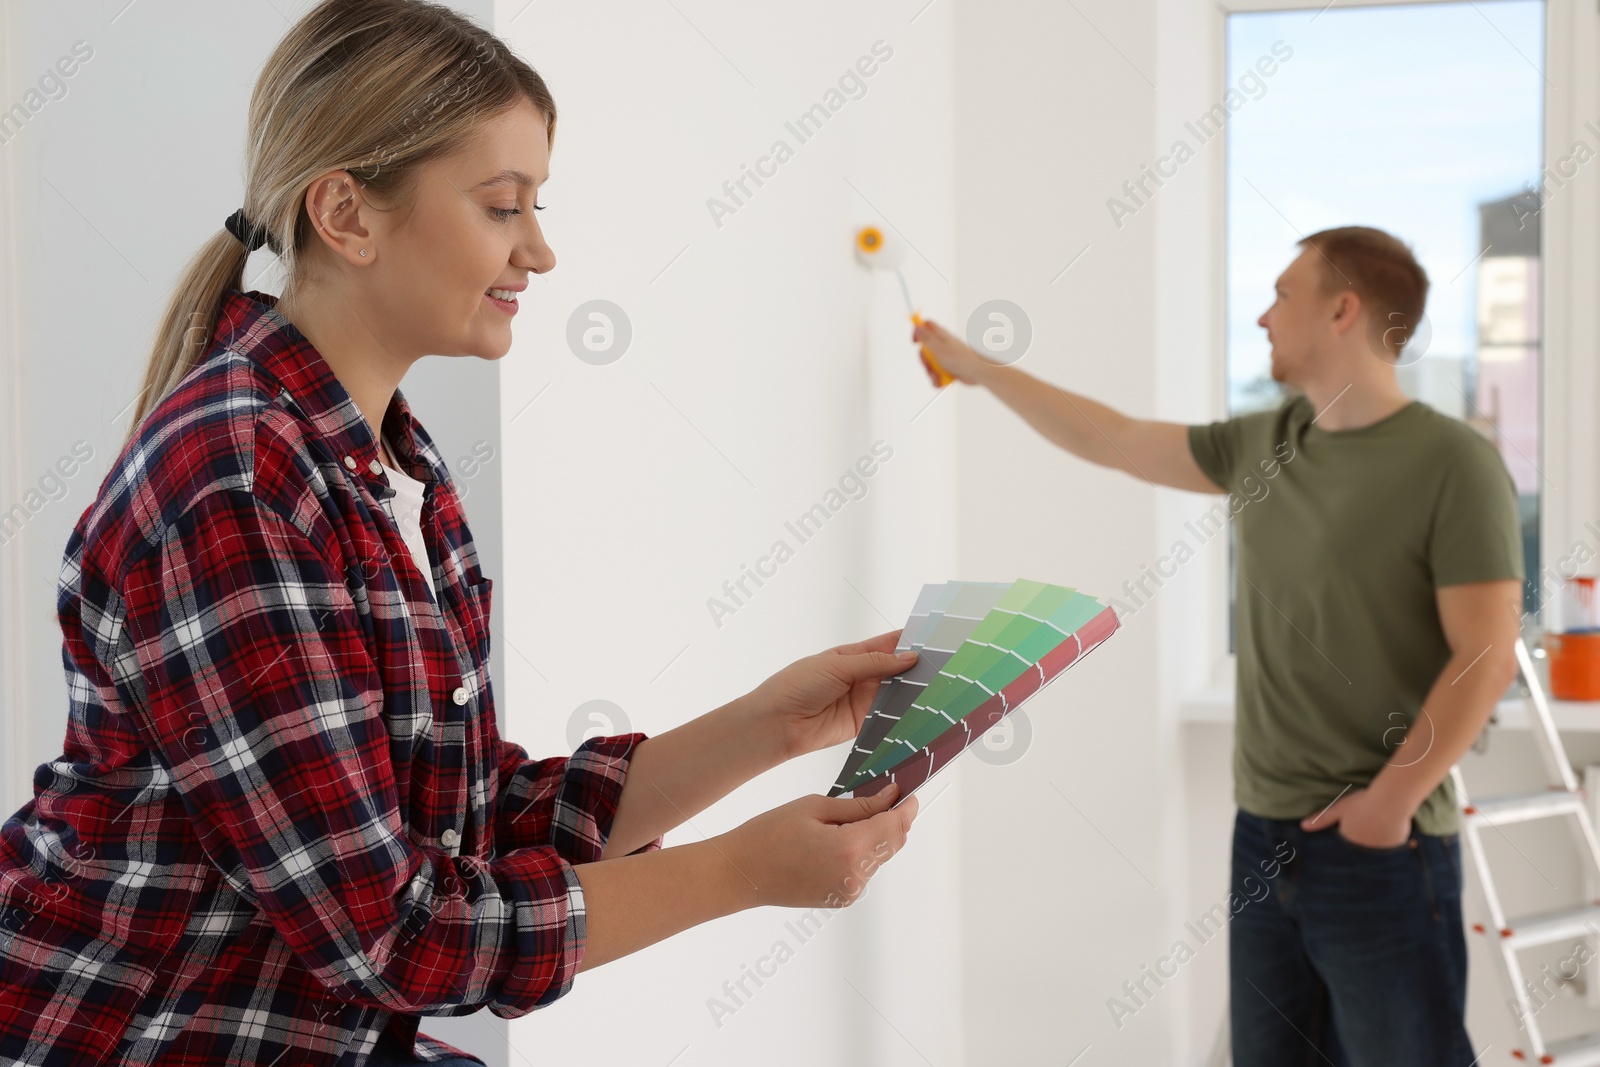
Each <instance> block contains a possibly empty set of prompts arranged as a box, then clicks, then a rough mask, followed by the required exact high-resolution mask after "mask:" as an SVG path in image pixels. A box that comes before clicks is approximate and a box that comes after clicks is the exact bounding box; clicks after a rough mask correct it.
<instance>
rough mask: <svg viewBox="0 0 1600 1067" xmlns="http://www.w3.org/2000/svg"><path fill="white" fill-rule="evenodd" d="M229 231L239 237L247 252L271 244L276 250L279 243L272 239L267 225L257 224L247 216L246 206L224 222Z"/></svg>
mask: <svg viewBox="0 0 1600 1067" xmlns="http://www.w3.org/2000/svg"><path fill="white" fill-rule="evenodd" d="M223 225H224V226H226V227H227V230H228V232H229V233H231V234H233V235H234V236H235V237H237V238H238V239H239V243H240V244H242V245H244V249H245V251H246V252H254V251H255V250H256V249H258V248H260V247H261V246H262V245H271V246H272V250H273V251H274V252H276V251H277V249H278V243H277V242H276V241H274V240H273V239H272V233H271V231H269V230H268V229H267V228H266V227H265V226H257V225H256V224H255V223H253V222H251V221H250V220H249V219H247V218H245V214H244V208H240V209H239V210H238V211H235V212H234V213H233V214H232V215H229V216H228V221H227V222H225V223H223Z"/></svg>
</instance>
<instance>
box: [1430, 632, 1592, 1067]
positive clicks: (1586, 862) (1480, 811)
mask: <svg viewBox="0 0 1600 1067" xmlns="http://www.w3.org/2000/svg"><path fill="white" fill-rule="evenodd" d="M1516 652H1517V665H1518V668H1519V670H1520V673H1521V675H1522V682H1523V684H1524V685H1525V686H1526V687H1527V690H1528V696H1527V706H1528V719H1529V722H1528V726H1529V728H1530V732H1531V734H1532V736H1533V742H1534V747H1535V749H1536V750H1537V752H1538V756H1539V761H1540V763H1541V764H1542V765H1543V768H1544V772H1545V781H1544V783H1543V786H1542V787H1541V788H1536V789H1533V790H1530V791H1528V792H1518V793H1512V794H1506V795H1502V796H1493V797H1485V798H1480V799H1473V798H1471V797H1469V796H1468V794H1467V790H1466V783H1465V781H1464V779H1463V777H1462V774H1461V768H1460V767H1459V766H1457V767H1455V768H1453V769H1452V770H1451V772H1450V773H1451V775H1452V777H1453V778H1454V780H1455V788H1456V799H1457V803H1458V804H1459V805H1460V806H1461V841H1462V846H1463V848H1464V850H1465V852H1466V855H1467V859H1468V861H1469V862H1470V864H1471V866H1472V869H1473V872H1474V873H1475V875H1476V876H1477V882H1478V886H1479V888H1480V890H1481V891H1482V894H1483V901H1484V905H1485V907H1486V908H1487V910H1488V917H1487V918H1488V921H1487V922H1486V923H1476V924H1474V925H1473V929H1474V930H1475V931H1476V932H1477V933H1479V934H1481V935H1482V936H1484V937H1485V938H1487V939H1488V940H1489V941H1491V942H1492V945H1491V946H1490V948H1491V954H1492V955H1493V956H1494V957H1495V959H1496V962H1497V964H1498V966H1497V968H1496V969H1497V970H1499V972H1500V979H1501V982H1502V984H1503V987H1504V989H1505V991H1506V993H1507V997H1506V1003H1507V1005H1508V1007H1510V1009H1511V1012H1512V1015H1513V1017H1514V1020H1513V1021H1514V1022H1515V1024H1516V1027H1517V1030H1516V1033H1517V1037H1518V1040H1519V1042H1520V1047H1518V1048H1517V1049H1515V1050H1513V1051H1512V1053H1511V1055H1512V1056H1514V1057H1515V1058H1517V1059H1519V1060H1522V1061H1523V1062H1528V1063H1540V1064H1556V1065H1558V1067H1600V1012H1596V1013H1595V1019H1594V1025H1593V1027H1592V1029H1591V1032H1589V1033H1587V1034H1580V1035H1578V1036H1569V1037H1563V1038H1561V1039H1560V1040H1554V1041H1551V1040H1547V1039H1546V1038H1545V1036H1544V1032H1543V1030H1542V1029H1541V1026H1542V1022H1541V1018H1540V1011H1539V1009H1540V1008H1541V1007H1543V1005H1544V1003H1545V1001H1544V999H1543V996H1542V993H1541V990H1540V989H1539V987H1538V986H1537V985H1536V984H1535V983H1534V981H1532V980H1531V979H1532V978H1533V977H1536V976H1534V975H1531V974H1530V973H1529V971H1528V968H1527V967H1526V966H1525V962H1526V960H1527V959H1528V958H1529V957H1530V955H1531V954H1532V953H1534V952H1536V951H1538V950H1541V949H1543V950H1548V949H1549V947H1550V946H1555V945H1561V944H1570V943H1573V942H1580V943H1582V942H1588V943H1590V944H1593V943H1595V942H1596V941H1597V940H1600V900H1597V899H1594V898H1593V895H1594V894H1596V893H1597V892H1600V839H1597V838H1596V837H1595V830H1594V820H1593V818H1592V817H1591V815H1590V809H1589V804H1588V798H1587V796H1586V794H1585V791H1584V789H1583V787H1582V783H1581V782H1580V780H1579V778H1578V775H1577V773H1576V772H1575V771H1574V770H1573V767H1572V763H1571V761H1570V759H1569V758H1568V757H1567V750H1566V746H1565V745H1564V744H1562V741H1561V735H1560V733H1559V731H1558V730H1557V729H1556V721H1555V715H1554V713H1553V711H1552V709H1551V705H1550V701H1549V699H1548V697H1547V696H1546V694H1545V689H1544V684H1543V682H1542V681H1541V680H1540V677H1539V673H1538V670H1537V668H1536V666H1535V664H1534V660H1533V656H1532V655H1531V654H1530V653H1529V651H1528V646H1527V645H1526V643H1524V642H1523V641H1521V640H1519V641H1518V642H1517V649H1516ZM1540 819H1557V820H1560V821H1562V822H1564V823H1565V824H1566V825H1567V828H1568V830H1569V831H1570V838H1571V841H1572V845H1573V847H1574V848H1575V849H1576V850H1577V852H1578V858H1579V864H1578V866H1579V868H1580V870H1583V871H1584V872H1585V876H1586V877H1585V880H1584V883H1583V884H1584V886H1585V894H1583V895H1582V898H1581V899H1578V900H1576V901H1574V902H1571V903H1569V904H1566V905H1564V906H1561V907H1557V908H1554V909H1551V910H1544V911H1537V912H1534V913H1531V914H1518V915H1508V914H1507V910H1506V907H1505V905H1504V902H1503V900H1502V888H1501V885H1500V883H1499V882H1497V881H1496V875H1495V869H1494V864H1493V863H1491V857H1490V854H1489V850H1487V849H1486V847H1485V845H1486V842H1487V841H1488V840H1490V839H1491V838H1497V837H1504V836H1505V834H1504V830H1505V828H1506V827H1508V826H1511V825H1514V824H1518V823H1527V822H1531V821H1533V820H1540ZM1502 1062H1503V1061H1502Z"/></svg>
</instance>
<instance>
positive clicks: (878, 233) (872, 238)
mask: <svg viewBox="0 0 1600 1067" xmlns="http://www.w3.org/2000/svg"><path fill="white" fill-rule="evenodd" d="M856 259H857V260H859V261H860V262H861V263H862V264H863V265H865V266H867V267H870V268H872V269H873V270H892V271H894V276H895V277H896V278H897V279H899V281H900V295H901V296H903V297H905V301H906V314H908V315H910V316H911V321H912V323H913V324H914V325H917V326H921V325H922V316H921V314H919V313H918V312H917V309H916V306H915V305H914V304H912V302H911V290H910V288H908V287H907V285H906V276H905V275H904V274H902V273H901V272H900V264H901V262H902V261H904V259H905V245H904V242H902V241H898V240H890V239H889V238H888V237H887V236H886V235H885V234H884V232H883V231H882V230H880V229H878V228H877V227H876V226H863V227H861V229H859V230H857V231H856ZM922 365H923V366H924V367H926V368H928V373H929V374H930V375H932V376H933V381H934V384H935V385H936V386H938V387H939V388H941V389H943V388H944V387H945V386H947V385H949V384H950V383H951V382H953V381H955V376H954V375H952V374H951V373H950V372H949V371H947V370H945V369H944V368H943V367H941V366H939V363H938V361H937V360H935V359H934V358H933V353H932V352H929V351H928V347H927V346H926V345H923V346H922Z"/></svg>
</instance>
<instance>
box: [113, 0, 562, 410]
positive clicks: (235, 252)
mask: <svg viewBox="0 0 1600 1067" xmlns="http://www.w3.org/2000/svg"><path fill="white" fill-rule="evenodd" d="M523 99H526V100H528V101H530V102H532V104H533V106H534V107H535V108H536V109H538V110H539V111H541V112H543V114H544V115H545V117H546V119H547V123H548V125H547V137H548V139H549V143H550V144H554V142H555V132H556V107H555V101H554V99H552V97H551V96H550V91H549V90H548V89H547V88H546V87H545V83H544V79H543V78H541V77H540V76H539V74H538V72H537V71H535V70H534V69H533V68H532V67H530V66H529V65H528V64H527V63H525V62H523V61H522V60H521V59H519V58H518V57H517V56H516V55H514V54H513V53H512V52H511V50H510V49H508V48H507V47H506V45H505V44H504V42H502V41H501V40H500V39H499V38H498V37H496V36H495V35H494V34H492V33H490V32H489V31H487V30H484V29H482V28H480V27H478V26H477V25H475V24H474V23H472V22H471V21H470V20H468V19H467V18H465V17H464V16H462V15H459V14H457V13H456V12H454V11H452V10H450V9H449V8H447V7H443V6H441V5H440V4H437V3H429V2H426V0H323V2H322V3H320V4H318V5H317V6H316V7H315V8H313V9H312V10H311V11H309V12H307V13H306V15H305V16H304V17H303V18H301V19H300V21H299V22H297V23H295V25H294V26H293V27H292V28H291V29H290V30H289V32H288V34H287V35H285V36H284V38H283V40H282V41H280V42H279V43H278V46H277V48H275V49H273V52H272V55H271V57H269V58H268V60H267V63H266V66H265V67H264V68H263V69H262V71H261V76H260V78H259V79H258V80H257V81H256V87H255V91H254V92H253V93H252V94H251V96H250V119H249V123H250V131H249V133H250V136H249V141H248V144H247V147H246V150H245V184H244V212H245V215H246V216H247V217H248V218H249V220H250V222H251V223H253V224H254V225H256V226H259V227H261V228H263V229H264V230H265V231H266V232H267V234H268V237H267V244H268V247H270V248H271V249H272V251H274V252H275V253H277V255H278V256H279V258H280V259H281V260H282V263H283V269H284V272H285V277H286V282H285V294H288V293H291V292H293V291H294V290H295V288H296V287H297V286H298V285H300V284H301V283H302V282H303V281H304V274H303V264H302V259H301V255H302V253H303V251H304V250H305V248H306V245H307V242H308V241H310V240H311V239H312V236H313V234H314V230H313V229H312V227H311V220H310V218H309V217H308V215H307V214H306V210H305V195H306V190H307V188H308V187H309V186H310V184H311V182H312V181H313V180H314V179H315V178H316V177H317V176H318V175H320V174H325V173H326V172H328V171H330V170H340V169H343V170H348V171H350V173H351V174H353V175H354V176H355V178H356V179H357V181H358V182H359V183H360V184H361V188H362V190H363V192H364V193H365V194H367V195H369V196H372V197H374V198H376V199H377V200H379V201H380V202H383V203H385V204H389V205H395V206H398V205H402V204H404V203H405V202H406V201H407V200H408V199H409V197H410V195H411V194H412V193H413V192H414V190H415V182H416V180H417V178H418V176H419V172H420V171H421V169H422V167H423V166H424V165H425V164H427V163H429V162H430V161H433V160H435V159H438V158H440V157H443V156H447V155H450V154H451V153H453V152H454V151H456V150H457V149H460V148H463V147H465V146H467V145H468V144H469V143H470V142H471V140H472V138H473V136H474V135H475V134H477V133H478V131H479V130H480V128H481V126H482V124H483V122H484V120H485V119H487V118H490V117H492V116H494V115H496V114H498V113H500V112H502V111H504V110H506V109H508V108H511V107H514V106H516V105H517V104H518V103H519V102H520V101H521V100H523ZM249 256H250V253H249V251H248V250H247V249H246V248H245V246H244V245H243V244H242V243H241V242H240V241H239V240H238V239H237V238H235V237H234V236H233V234H232V233H230V232H229V231H228V230H227V229H225V228H221V227H219V229H218V230H217V233H216V234H215V235H214V236H212V238H211V239H210V240H209V241H207V242H206V243H205V245H204V246H203V247H202V248H201V249H200V251H199V252H197V253H195V256H194V258H193V259H191V260H190V261H189V264H188V266H187V267H186V268H185V270H184V272H183V277H182V278H181V279H180V280H179V282H178V284H177V287H176V289H175V291H174V292H173V295H172V298H171V300H170V301H169V302H168V304H167V310H166V314H165V315H164V316H163V317H162V319H161V325H160V327H159V328H158V329H157V331H156V336H155V344H154V347H153V349H152V351H151V354H150V363H149V365H148V367H147V368H146V370H145V376H144V382H143V385H142V386H141V388H140V392H139V397H138V403H137V405H136V407H135V410H134V414H133V419H132V422H131V424H130V427H129V430H128V439H129V440H132V439H133V436H134V434H135V432H136V431H137V430H138V428H139V424H140V423H141V422H142V421H143V419H144V418H145V416H146V415H148V414H149V413H150V412H151V411H152V410H154V409H155V407H156V406H157V405H158V404H160V402H161V400H162V399H163V398H165V397H166V396H167V394H168V393H170V392H171V391H172V390H173V388H174V387H176V386H177V384H178V383H179V382H180V381H182V380H183V378H184V376H185V375H187V374H188V373H189V371H190V370H192V369H193V368H194V366H195V365H196V364H197V363H198V362H199V361H200V360H201V358H202V357H203V356H204V355H205V354H206V352H207V351H208V350H209V349H210V346H211V339H212V334H213V333H214V332H215V330H216V326H217V320H218V318H219V317H220V316H221V312H222V298H223V296H224V294H225V293H226V291H227V290H229V289H241V288H242V287H243V281H244V266H245V262H246V260H248V259H249Z"/></svg>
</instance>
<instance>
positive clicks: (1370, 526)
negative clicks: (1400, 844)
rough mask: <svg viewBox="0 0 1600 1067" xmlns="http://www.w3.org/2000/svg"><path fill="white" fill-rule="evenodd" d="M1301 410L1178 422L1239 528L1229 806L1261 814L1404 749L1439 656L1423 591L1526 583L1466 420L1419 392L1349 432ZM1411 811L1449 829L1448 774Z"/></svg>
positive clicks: (1328, 793)
mask: <svg viewBox="0 0 1600 1067" xmlns="http://www.w3.org/2000/svg"><path fill="white" fill-rule="evenodd" d="M1312 415H1313V412H1312V408H1311V404H1310V402H1309V401H1308V400H1307V399H1306V398H1305V397H1303V396H1297V397H1294V398H1293V399H1290V400H1288V401H1285V402H1284V404H1283V405H1282V406H1281V407H1279V408H1278V409H1277V410H1276V411H1263V412H1257V413H1254V414H1249V415H1242V416H1240V417H1238V418H1233V419H1226V420H1223V421H1220V422H1213V423H1209V424H1206V425H1200V426H1191V427H1190V428H1189V448H1190V451H1191V452H1193V453H1194V458H1195V461H1196V462H1197V463H1198V464H1199V466H1200V469H1201V470H1202V471H1204V472H1205V474H1206V476H1207V477H1208V478H1210V479H1211V480H1212V481H1213V482H1215V483H1216V484H1217V485H1218V486H1221V487H1223V488H1224V489H1226V490H1228V491H1229V493H1230V494H1231V495H1230V498H1229V500H1228V501H1227V503H1226V504H1223V505H1219V507H1225V508H1226V509H1227V510H1229V511H1231V512H1232V513H1233V520H1232V521H1233V522H1234V524H1235V531H1236V535H1237V544H1238V557H1237V566H1238V583H1237V590H1236V593H1235V603H1236V607H1235V615H1234V618H1235V623H1234V625H1235V646H1236V648H1237V662H1238V681H1237V694H1236V716H1235V723H1234V752H1233V780H1234V802H1235V803H1236V804H1237V805H1238V806H1239V807H1240V808H1241V809H1243V810H1244V811H1247V812H1250V813H1251V814H1254V815H1259V816H1261V817H1263V818H1272V819H1299V818H1304V817H1305V816H1307V815H1313V814H1316V813H1317V812H1318V811H1321V810H1322V809H1323V808H1324V807H1325V806H1327V805H1328V804H1329V803H1331V802H1332V801H1333V800H1334V799H1335V798H1336V797H1338V796H1339V795H1340V793H1341V792H1343V791H1345V790H1346V789H1348V788H1357V789H1359V788H1362V787H1364V786H1366V785H1367V784H1368V783H1369V782H1370V781H1371V780H1372V778H1373V777H1374V776H1375V775H1376V774H1377V773H1378V771H1379V770H1381V769H1382V767H1383V765H1384V764H1385V763H1386V762H1387V761H1389V760H1390V759H1391V758H1395V759H1401V758H1404V757H1402V756H1399V755H1398V753H1399V752H1401V751H1402V748H1401V746H1402V745H1403V744H1404V743H1405V739H1406V736H1407V728H1408V727H1409V726H1410V724H1411V722H1412V721H1413V720H1414V719H1415V718H1416V717H1417V715H1418V713H1419V711H1420V710H1421V708H1422V702H1423V699H1424V698H1425V697H1426V696H1427V693H1428V690H1429V688H1430V687H1431V686H1432V685H1433V683H1434V681H1435V680H1436V679H1437V678H1438V676H1439V672H1440V671H1441V670H1442V669H1443V668H1444V665H1445V663H1446V662H1447V661H1448V660H1449V658H1450V648H1449V645H1448V644H1447V643H1446V641H1445V637H1444V632H1443V630H1442V629H1441V628H1440V624H1439V613H1438V608H1437V605H1436V601H1435V599H1434V591H1435V590H1436V589H1438V588H1439V587H1440V586H1446V585H1456V584H1460V583H1464V582H1485V581H1492V580H1496V579H1507V578H1515V579H1519V580H1520V579H1521V578H1522V577H1523V566H1522V543H1521V542H1522V535H1521V528H1520V523H1519V520H1518V516H1517V501H1516V489H1515V487H1514V485H1513V484H1512V481H1511V476H1510V475H1509V474H1508V473H1507V471H1506V468H1505V464H1504V463H1502V462H1501V460H1500V455H1499V453H1498V452H1497V451H1496V450H1495V448H1494V446H1493V445H1492V444H1490V443H1489V442H1488V441H1487V440H1485V439H1484V438H1483V437H1482V436H1481V435H1480V434H1478V433H1477V432H1476V431H1475V430H1473V429H1472V428H1471V427H1470V426H1467V425H1466V424H1465V423H1463V422H1460V421H1458V420H1456V419H1453V418H1451V417H1449V416H1448V415H1443V414H1441V413H1439V412H1437V411H1435V410H1434V409H1432V408H1430V407H1428V406H1427V405H1426V404H1424V403H1421V402H1420V401H1414V402H1412V403H1411V404H1409V405H1408V406H1406V407H1404V408H1401V409H1400V410H1399V411H1397V412H1396V413H1395V414H1393V415H1390V416H1389V417H1387V418H1385V419H1382V420H1380V421H1378V422H1376V423H1374V424H1372V425H1371V426H1364V427H1361V428H1359V429H1354V430H1338V431H1330V430H1324V429H1322V428H1321V427H1320V426H1316V425H1313V424H1312V421H1311V420H1312ZM1420 755H1421V754H1420V753H1419V754H1418V758H1420ZM1416 819H1417V827H1418V829H1419V830H1421V831H1422V832H1423V833H1428V834H1449V833H1454V832H1456V829H1457V815H1456V799H1455V788H1454V785H1453V784H1452V782H1451V780H1450V778H1449V777H1448V776H1446V777H1445V779H1444V781H1443V782H1441V783H1440V785H1439V787H1438V788H1437V789H1435V790H1434V791H1433V793H1432V794H1431V795H1430V796H1429V797H1428V799H1427V800H1426V801H1424V802H1423V804H1422V807H1421V808H1420V809H1419V810H1418V811H1417V815H1416Z"/></svg>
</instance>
